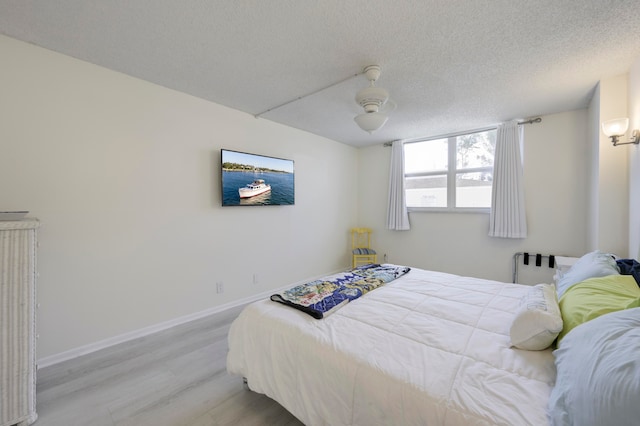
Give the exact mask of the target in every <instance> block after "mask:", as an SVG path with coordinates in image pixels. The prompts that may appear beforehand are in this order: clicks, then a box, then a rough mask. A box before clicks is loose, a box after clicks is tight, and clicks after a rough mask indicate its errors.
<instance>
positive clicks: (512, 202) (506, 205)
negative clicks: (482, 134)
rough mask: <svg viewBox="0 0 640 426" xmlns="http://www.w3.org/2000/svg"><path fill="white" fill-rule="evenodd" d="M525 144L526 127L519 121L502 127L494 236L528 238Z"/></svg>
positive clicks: (495, 183) (496, 166)
mask: <svg viewBox="0 0 640 426" xmlns="http://www.w3.org/2000/svg"><path fill="white" fill-rule="evenodd" d="M521 143H522V126H519V125H518V122H517V121H510V122H508V123H503V124H501V125H499V126H498V132H497V137H496V153H495V160H494V164H493V188H492V193H491V215H490V217H489V236H490V237H500V238H526V236H527V218H526V214H525V211H524V179H523V176H522V155H521V154H520V149H521V147H520V146H521Z"/></svg>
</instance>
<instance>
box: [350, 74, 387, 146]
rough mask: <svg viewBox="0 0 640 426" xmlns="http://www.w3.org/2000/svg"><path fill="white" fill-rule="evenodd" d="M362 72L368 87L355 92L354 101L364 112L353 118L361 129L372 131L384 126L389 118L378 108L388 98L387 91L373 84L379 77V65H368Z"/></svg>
mask: <svg viewBox="0 0 640 426" xmlns="http://www.w3.org/2000/svg"><path fill="white" fill-rule="evenodd" d="M363 72H364V74H365V75H366V77H367V79H368V80H369V87H366V88H364V89H362V90H360V91H358V93H356V102H357V103H358V105H360V106H361V107H362V108H363V109H364V114H360V115H357V116H355V117H354V118H353V119H354V120H355V122H356V123H357V124H358V126H360V128H361V129H362V130H364V131H365V132H369V133H373V132H375V131H376V130H378V129H380V128H381V127H382V126H384V123H386V122H387V119H388V118H389V117H387V115H386V114H383V113H381V112H380V108H381V107H382V106H383V105H384V104H386V103H387V101H388V100H389V92H387V91H386V90H385V89H383V88H382V87H376V85H375V82H376V80H378V78H379V77H380V66H378V65H369V66H367V67H365V68H364V70H363Z"/></svg>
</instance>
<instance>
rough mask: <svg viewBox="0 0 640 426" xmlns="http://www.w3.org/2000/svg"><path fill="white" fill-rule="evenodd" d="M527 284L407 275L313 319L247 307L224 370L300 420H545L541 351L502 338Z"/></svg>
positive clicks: (547, 384) (547, 371)
mask: <svg viewBox="0 0 640 426" xmlns="http://www.w3.org/2000/svg"><path fill="white" fill-rule="evenodd" d="M528 289H529V287H528V286H523V285H519V284H509V283H501V282H497V281H490V280H484V279H477V278H469V277H461V276H457V275H452V274H446V273H440V272H433V271H426V270H421V269H416V268H412V270H411V271H410V272H409V273H408V274H406V275H404V276H403V277H401V278H398V279H396V280H394V281H392V282H390V283H388V284H386V285H385V286H383V287H380V288H378V289H376V290H374V291H371V292H369V293H367V294H366V295H364V296H363V297H361V298H359V299H357V300H355V301H352V302H350V303H348V304H347V305H345V306H344V307H342V308H340V309H339V310H338V311H336V312H335V313H333V314H332V315H330V316H329V317H327V318H325V319H322V320H317V319H314V318H312V317H311V316H309V315H307V314H305V313H303V312H301V311H298V310H295V309H292V308H290V307H287V306H284V305H281V304H279V303H276V302H272V301H270V300H263V301H258V302H255V303H253V304H250V305H248V306H247V307H246V308H245V309H244V310H243V311H242V313H241V314H240V315H239V317H238V318H237V319H236V320H235V321H234V322H233V324H232V326H231V329H230V332H229V353H228V357H227V369H228V371H229V372H230V373H231V374H237V375H239V376H243V377H246V378H247V382H248V386H249V388H250V389H251V390H253V391H255V392H259V393H262V394H265V395H267V396H269V397H270V398H272V399H274V400H276V401H278V402H279V403H280V404H281V405H282V406H283V407H285V408H286V409H287V410H288V411H290V412H291V413H292V414H293V415H294V416H296V417H297V418H298V419H300V420H301V421H302V422H303V423H305V424H307V425H332V426H337V425H426V424H429V425H527V424H532V425H543V424H548V419H547V415H546V405H547V400H548V398H549V394H550V392H551V388H552V386H553V383H554V381H555V376H556V370H555V366H554V358H553V355H552V352H551V350H550V349H547V350H544V351H525V350H519V349H515V348H511V347H510V343H509V327H510V325H511V321H512V319H513V317H514V314H515V312H516V309H517V306H518V302H519V300H520V298H521V297H522V296H523V295H524V294H525V293H526V291H527V290H528Z"/></svg>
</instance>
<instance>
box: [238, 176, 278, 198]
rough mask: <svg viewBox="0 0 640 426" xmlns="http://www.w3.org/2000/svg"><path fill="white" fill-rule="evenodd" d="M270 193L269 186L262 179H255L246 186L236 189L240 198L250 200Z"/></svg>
mask: <svg viewBox="0 0 640 426" xmlns="http://www.w3.org/2000/svg"><path fill="white" fill-rule="evenodd" d="M269 191H271V185H269V184H266V183H264V179H256V180H254V181H253V182H251V183H248V184H247V186H245V187H243V188H240V189H238V193H239V194H240V198H251V197H255V196H256V195H260V194H264V193H265V192H269Z"/></svg>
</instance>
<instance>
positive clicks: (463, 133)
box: [382, 117, 542, 147]
mask: <svg viewBox="0 0 640 426" xmlns="http://www.w3.org/2000/svg"><path fill="white" fill-rule="evenodd" d="M540 122H542V117H536V118H530V119H528V120H524V121H518V125H519V126H521V125H523V124H533V123H540ZM495 128H497V126H491V127H485V128H482V129H475V130H467V131H464V132H457V133H449V134H446V135H440V136H433V137H426V138H413V139H407V140H405V141H403V142H422V141H426V140H429V139H442V138H446V137H451V136H461V135H468V134H470V133H479V132H486V131H487V130H493V129H495ZM398 140H402V139H398ZM394 142H395V141H388V142H385V143H383V144H382V146H385V147H389V146H391V145H393V143H394Z"/></svg>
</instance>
